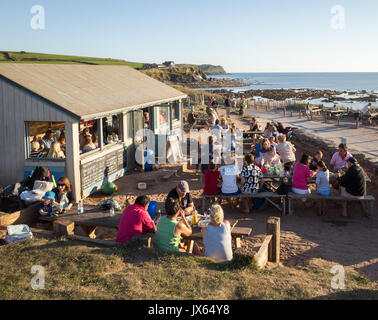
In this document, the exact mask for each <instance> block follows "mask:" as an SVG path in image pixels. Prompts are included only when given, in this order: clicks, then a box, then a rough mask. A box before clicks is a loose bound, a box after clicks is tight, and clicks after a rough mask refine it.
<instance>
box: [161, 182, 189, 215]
mask: <svg viewBox="0 0 378 320" xmlns="http://www.w3.org/2000/svg"><path fill="white" fill-rule="evenodd" d="M171 198H173V199H177V200H178V201H179V204H180V207H181V209H182V210H184V213H185V215H186V216H189V215H191V214H192V213H194V211H195V207H194V203H193V199H192V196H191V195H190V192H189V185H188V183H187V182H186V181H180V182H179V183H178V184H177V186H176V188H174V189H172V190H171V191H170V192H169V193H168V195H167V200H166V201H165V203H166V204H167V203H168V200H169V199H171Z"/></svg>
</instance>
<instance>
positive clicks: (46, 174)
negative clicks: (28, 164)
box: [24, 167, 51, 190]
mask: <svg viewBox="0 0 378 320" xmlns="http://www.w3.org/2000/svg"><path fill="white" fill-rule="evenodd" d="M50 178H51V172H50V170H49V169H48V168H45V167H36V168H35V169H34V171H33V172H32V174H31V175H30V176H29V177H27V178H26V180H25V181H24V187H25V188H27V189H29V190H32V189H33V187H34V182H35V181H36V180H39V181H50Z"/></svg>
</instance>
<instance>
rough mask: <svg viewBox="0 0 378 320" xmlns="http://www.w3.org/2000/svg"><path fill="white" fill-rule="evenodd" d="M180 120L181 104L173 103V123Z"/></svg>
mask: <svg viewBox="0 0 378 320" xmlns="http://www.w3.org/2000/svg"><path fill="white" fill-rule="evenodd" d="M175 120H180V102H179V101H175V102H173V103H172V121H175Z"/></svg>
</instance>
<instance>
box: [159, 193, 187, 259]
mask: <svg viewBox="0 0 378 320" xmlns="http://www.w3.org/2000/svg"><path fill="white" fill-rule="evenodd" d="M165 212H166V216H163V217H162V218H161V219H160V221H159V224H158V226H157V230H156V234H155V239H154V247H155V248H158V249H161V250H165V251H172V252H179V251H185V250H184V249H182V248H180V247H179V245H180V241H181V235H183V236H185V237H189V236H191V234H192V228H191V227H190V225H189V223H188V221H187V220H186V218H185V213H184V211H183V210H182V209H181V207H180V203H179V201H178V200H177V199H173V198H169V199H167V201H166V203H165ZM178 216H181V219H182V222H178V221H177V218H178Z"/></svg>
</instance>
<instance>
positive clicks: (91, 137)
mask: <svg viewBox="0 0 378 320" xmlns="http://www.w3.org/2000/svg"><path fill="white" fill-rule="evenodd" d="M101 126H102V130H100V128H101ZM101 132H102V135H101ZM119 142H122V114H118V115H113V116H109V117H103V118H102V119H98V120H91V121H82V122H81V123H80V127H79V144H80V154H87V153H89V152H91V153H93V152H95V151H98V150H100V149H102V148H103V147H106V146H110V145H114V144H117V143H119Z"/></svg>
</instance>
